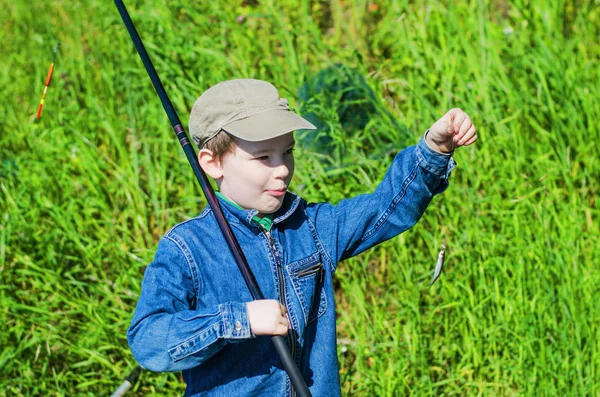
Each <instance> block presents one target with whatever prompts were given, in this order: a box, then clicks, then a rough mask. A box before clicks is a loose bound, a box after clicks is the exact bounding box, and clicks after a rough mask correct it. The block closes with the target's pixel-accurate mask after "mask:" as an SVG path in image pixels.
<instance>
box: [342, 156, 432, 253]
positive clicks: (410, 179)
mask: <svg viewBox="0 0 600 397" xmlns="http://www.w3.org/2000/svg"><path fill="white" fill-rule="evenodd" d="M423 160H424V159H423ZM420 163H421V159H418V160H417V162H416V163H415V166H414V167H413V169H412V171H411V173H410V174H409V175H408V176H407V177H406V178H405V179H404V181H403V182H402V188H401V189H400V191H399V192H398V194H396V195H395V196H394V198H393V200H392V202H391V203H390V205H389V206H388V207H387V208H386V210H385V211H384V212H383V214H382V215H381V217H380V218H379V219H378V220H377V222H375V225H374V226H373V227H372V228H371V229H370V230H368V231H367V232H366V233H365V235H364V236H363V237H362V238H361V239H360V240H358V241H357V242H356V243H355V246H354V247H352V248H353V249H355V248H356V247H357V246H359V245H360V244H362V243H364V242H365V241H367V240H369V239H370V238H371V237H373V235H374V234H375V233H377V231H378V230H379V228H380V227H381V225H383V224H384V223H385V221H386V220H387V219H388V218H389V216H390V214H391V213H392V212H393V211H394V209H395V208H396V206H397V205H398V203H399V202H400V201H401V200H402V199H403V198H404V196H405V195H406V190H407V188H408V186H409V185H410V184H411V183H412V182H413V181H414V180H415V179H416V177H417V169H418V167H419V165H420Z"/></svg>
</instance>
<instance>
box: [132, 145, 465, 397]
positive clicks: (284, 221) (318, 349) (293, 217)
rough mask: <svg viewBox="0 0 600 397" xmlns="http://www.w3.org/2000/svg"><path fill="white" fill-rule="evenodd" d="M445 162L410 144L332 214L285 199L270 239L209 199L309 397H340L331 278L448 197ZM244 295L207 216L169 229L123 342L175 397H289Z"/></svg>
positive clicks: (244, 216)
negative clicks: (173, 388)
mask: <svg viewBox="0 0 600 397" xmlns="http://www.w3.org/2000/svg"><path fill="white" fill-rule="evenodd" d="M454 166H455V163H454V161H453V160H452V159H451V156H450V155H443V154H440V153H437V152H435V151H433V150H432V149H430V148H429V147H428V146H427V144H426V143H425V141H424V139H421V140H420V141H419V143H418V144H417V145H416V146H412V147H409V148H407V149H404V150H403V151H401V152H400V153H398V155H397V156H396V157H395V159H394V160H393V162H392V164H391V166H390V168H389V170H388V171H387V173H386V175H385V177H384V178H383V180H382V182H381V183H380V184H379V185H378V187H377V188H376V189H375V191H374V192H373V193H371V194H362V195H359V196H356V197H353V198H349V199H344V200H342V201H340V202H339V203H338V204H337V205H331V204H328V203H307V202H306V201H305V200H303V199H301V198H300V197H298V196H296V195H294V194H291V193H287V194H286V196H285V198H284V203H283V205H282V207H281V208H280V209H279V211H277V212H276V213H275V214H274V218H273V226H272V228H271V230H270V231H269V232H266V231H265V230H263V229H262V228H261V227H260V226H259V225H258V224H257V223H256V222H254V221H252V218H253V216H254V215H256V213H257V211H256V210H241V209H237V208H235V207H234V206H233V205H231V203H228V202H226V201H224V200H220V205H221V208H222V209H223V213H224V215H225V218H226V219H227V221H228V222H229V224H230V226H231V229H232V230H233V233H234V234H235V236H236V238H237V240H238V242H239V244H240V247H241V248H242V250H243V252H244V255H245V256H246V259H247V261H248V265H249V266H250V268H251V270H252V272H253V274H254V276H255V278H256V281H257V282H258V285H259V287H260V289H261V290H262V293H263V295H264V297H265V299H277V300H279V301H280V302H282V303H284V305H285V306H287V308H288V314H289V318H290V322H291V327H292V329H290V331H289V332H288V336H287V337H286V340H287V342H288V346H289V348H290V351H291V352H292V356H293V357H294V359H295V361H296V363H297V365H298V366H299V368H300V371H301V373H302V374H303V376H304V379H305V380H306V382H307V385H308V386H309V389H310V391H311V393H312V395H313V396H339V395H340V382H339V377H338V361H337V351H336V328H335V318H336V316H335V301H334V290H333V276H334V274H335V270H336V266H337V264H338V262H340V261H342V260H344V259H347V258H350V257H352V256H354V255H357V254H359V253H361V252H363V251H365V250H366V249H368V248H370V247H372V246H374V245H376V244H378V243H381V242H382V241H385V240H388V239H390V238H392V237H394V236H396V235H398V234H400V233H402V232H403V231H405V230H407V229H408V228H410V227H411V226H413V225H414V224H415V223H416V222H417V221H418V220H419V218H420V217H421V215H422V214H423V213H424V211H425V209H426V208H427V205H428V204H429V202H430V201H431V199H432V197H433V196H434V195H435V194H438V193H441V192H443V191H444V190H445V189H446V188H447V186H448V176H449V173H450V171H451V170H452V169H453V168H454ZM251 300H252V297H251V295H250V292H249V290H248V288H247V287H246V284H245V283H244V280H243V278H242V276H241V274H240V272H239V270H238V268H237V265H236V263H235V261H234V259H233V256H232V254H231V252H230V250H229V248H228V247H227V245H226V242H225V239H224V238H223V236H222V235H221V232H220V230H219V227H218V225H217V223H216V220H215V217H214V214H213V212H212V210H211V209H210V208H209V207H207V208H206V209H205V210H204V211H203V212H202V213H201V214H200V215H199V216H197V217H195V218H193V219H190V220H187V221H185V222H183V223H181V224H179V225H177V226H175V227H173V228H172V229H171V230H170V231H169V232H167V234H166V235H165V236H164V237H163V238H162V239H161V240H160V242H159V245H158V249H157V251H156V255H155V258H154V261H153V262H152V263H151V264H150V265H149V266H148V267H147V268H146V271H145V274H144V279H143V282H142V292H141V296H140V299H139V301H138V303H137V307H136V309H135V313H134V316H133V320H132V322H131V325H130V327H129V329H128V331H127V338H128V341H129V346H130V347H131V350H132V352H133V355H134V357H135V358H136V360H137V361H138V362H139V363H140V364H141V365H142V366H143V367H145V368H147V369H149V370H151V371H182V374H183V378H184V380H185V382H186V383H187V389H186V392H185V396H291V395H292V393H293V392H292V387H291V384H290V381H289V378H288V376H287V374H286V372H285V370H284V369H283V367H282V364H281V362H280V360H279V357H278V355H277V353H276V351H275V348H274V346H273V343H272V342H271V338H270V337H268V336H259V337H256V336H254V335H253V334H252V332H251V330H250V326H249V323H248V315H247V311H246V305H245V304H246V302H249V301H251Z"/></svg>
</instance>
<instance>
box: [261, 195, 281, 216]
mask: <svg viewBox="0 0 600 397" xmlns="http://www.w3.org/2000/svg"><path fill="white" fill-rule="evenodd" d="M282 204H283V197H282V198H281V200H279V201H278V202H277V203H269V204H267V205H264V206H262V207H261V208H260V209H259V213H260V216H264V215H269V214H274V213H275V212H277V211H278V210H279V209H280V208H281V205H282Z"/></svg>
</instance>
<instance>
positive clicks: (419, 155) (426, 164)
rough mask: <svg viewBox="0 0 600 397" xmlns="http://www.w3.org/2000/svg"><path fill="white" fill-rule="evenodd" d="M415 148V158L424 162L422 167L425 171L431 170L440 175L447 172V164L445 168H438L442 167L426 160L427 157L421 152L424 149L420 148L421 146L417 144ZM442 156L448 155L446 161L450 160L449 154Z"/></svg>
mask: <svg viewBox="0 0 600 397" xmlns="http://www.w3.org/2000/svg"><path fill="white" fill-rule="evenodd" d="M425 144H427V143H425ZM429 149H430V150H432V151H433V149H431V148H429ZM416 150H417V158H418V159H419V160H420V161H422V162H423V163H424V165H423V168H425V169H426V170H427V171H429V172H431V173H432V174H434V175H435V176H442V175H444V174H445V173H446V172H447V169H448V166H447V165H446V167H445V169H440V168H441V167H442V166H441V165H440V166H436V165H435V164H432V163H430V162H429V161H427V158H426V157H425V155H424V154H423V151H424V150H426V149H421V147H419V145H418V144H417V146H416ZM444 156H446V157H449V159H448V161H450V159H451V158H452V155H451V154H447V155H444Z"/></svg>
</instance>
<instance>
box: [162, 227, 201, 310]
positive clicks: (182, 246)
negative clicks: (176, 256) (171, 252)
mask: <svg viewBox="0 0 600 397" xmlns="http://www.w3.org/2000/svg"><path fill="white" fill-rule="evenodd" d="M165 238H166V239H168V240H170V241H172V242H173V244H175V245H176V246H177V248H179V250H180V251H181V253H182V254H183V256H184V257H185V259H186V261H187V264H188V267H189V268H190V273H191V274H192V282H193V283H194V295H195V298H196V302H198V295H199V294H200V284H199V281H198V273H197V271H196V268H197V266H196V261H195V260H194V256H193V255H192V252H191V250H190V248H189V247H188V246H187V244H186V243H185V241H184V240H183V239H182V238H181V237H180V236H179V235H178V234H177V233H175V232H169V234H167V235H165Z"/></svg>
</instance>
